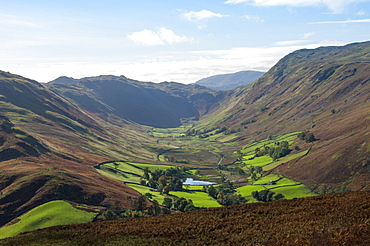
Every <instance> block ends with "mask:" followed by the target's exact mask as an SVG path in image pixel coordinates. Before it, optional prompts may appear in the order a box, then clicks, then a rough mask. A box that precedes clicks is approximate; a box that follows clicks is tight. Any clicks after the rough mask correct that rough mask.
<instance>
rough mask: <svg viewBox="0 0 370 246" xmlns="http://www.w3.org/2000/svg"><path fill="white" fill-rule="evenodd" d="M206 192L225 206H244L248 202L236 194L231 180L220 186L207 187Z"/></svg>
mask: <svg viewBox="0 0 370 246" xmlns="http://www.w3.org/2000/svg"><path fill="white" fill-rule="evenodd" d="M204 190H205V191H206V192H207V193H208V195H209V196H211V197H212V198H214V199H216V200H217V202H218V203H219V204H221V205H224V206H229V205H236V204H244V203H246V202H247V200H246V199H245V197H243V196H241V195H239V194H235V193H236V190H235V187H234V184H233V183H232V182H230V181H229V180H225V181H224V182H223V183H222V184H221V185H220V186H217V187H214V186H213V185H210V186H205V187H204Z"/></svg>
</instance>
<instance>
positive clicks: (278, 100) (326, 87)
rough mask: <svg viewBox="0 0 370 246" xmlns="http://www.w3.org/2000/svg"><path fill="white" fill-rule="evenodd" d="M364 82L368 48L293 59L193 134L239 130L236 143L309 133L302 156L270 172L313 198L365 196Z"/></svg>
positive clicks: (369, 69)
mask: <svg viewBox="0 0 370 246" xmlns="http://www.w3.org/2000/svg"><path fill="white" fill-rule="evenodd" d="M369 75H370V42H365V43H358V44H351V45H347V46H343V47H322V48H318V49H314V50H299V51H295V52H293V53H291V54H289V55H287V56H286V57H284V58H283V59H281V60H280V61H279V62H278V63H277V64H276V65H275V66H274V67H273V68H271V69H270V70H269V71H268V72H267V73H266V74H265V75H264V76H262V77H261V78H260V79H259V80H257V81H256V82H255V83H253V84H252V85H251V86H246V87H244V88H238V89H237V90H235V91H234V95H233V96H232V97H231V98H229V101H230V103H229V105H228V106H227V107H225V108H224V109H223V110H221V111H218V112H217V113H215V114H213V115H212V116H210V117H209V118H208V119H206V120H205V121H204V122H203V123H201V124H200V125H199V126H198V127H200V128H201V127H204V126H205V125H207V127H210V126H212V124H213V125H224V126H227V127H228V128H233V129H237V128H241V132H240V133H238V136H239V137H238V138H236V140H237V141H239V142H240V143H248V142H250V141H252V140H253V139H263V138H267V137H268V136H270V135H276V134H281V133H287V132H293V131H303V130H310V131H311V132H313V133H314V135H315V136H316V138H318V141H315V142H314V145H313V146H312V149H311V152H310V153H309V155H307V156H305V157H303V158H301V159H299V160H298V161H296V162H294V163H288V164H286V165H281V166H279V167H278V168H277V169H275V170H274V171H275V172H280V173H283V174H284V175H287V176H290V177H293V178H294V179H298V180H300V181H302V182H304V183H307V184H311V187H312V188H316V191H319V192H321V191H322V190H330V189H334V188H337V189H342V190H346V189H349V190H361V189H370V183H369V180H370V173H369V168H370V159H369V155H370V142H369V141H368V137H369V134H370V128H369V121H370V79H369ZM224 119H226V120H224ZM202 124H203V126H202ZM323 184H325V185H323Z"/></svg>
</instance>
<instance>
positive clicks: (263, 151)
mask: <svg viewBox="0 0 370 246" xmlns="http://www.w3.org/2000/svg"><path fill="white" fill-rule="evenodd" d="M290 151H291V150H290V149H289V143H288V141H282V142H275V144H274V146H268V145H264V146H263V147H261V148H256V149H255V150H254V152H255V157H259V156H264V155H268V156H270V157H271V158H272V159H273V160H277V159H279V158H280V157H284V156H286V155H288V154H289V153H290Z"/></svg>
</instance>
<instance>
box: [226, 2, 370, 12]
mask: <svg viewBox="0 0 370 246" xmlns="http://www.w3.org/2000/svg"><path fill="white" fill-rule="evenodd" d="M368 1H369V0H227V1H226V2H224V3H225V4H238V3H247V4H248V3H249V4H253V5H256V6H292V7H306V6H318V5H325V6H327V7H328V8H329V9H330V10H331V11H332V12H334V13H340V12H342V11H343V10H344V9H345V7H346V6H347V5H348V4H350V3H355V2H368Z"/></svg>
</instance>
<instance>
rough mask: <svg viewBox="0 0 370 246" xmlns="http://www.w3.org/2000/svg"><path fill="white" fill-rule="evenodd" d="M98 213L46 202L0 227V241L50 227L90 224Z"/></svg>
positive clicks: (59, 203)
mask: <svg viewBox="0 0 370 246" xmlns="http://www.w3.org/2000/svg"><path fill="white" fill-rule="evenodd" d="M81 209H83V210H81ZM98 212H99V209H97V210H95V211H92V209H90V208H88V207H86V206H79V205H78V204H74V206H72V205H71V204H69V203H68V202H65V201H52V202H48V203H45V204H43V205H40V206H38V207H36V208H34V209H32V210H30V211H29V212H27V213H25V214H23V215H21V216H20V217H19V218H17V219H15V221H13V222H12V223H9V225H7V226H4V227H1V228H0V239H2V238H7V237H12V236H15V235H18V234H19V233H22V232H26V231H34V230H37V229H42V228H45V227H50V226H56V225H68V224H78V223H86V222H91V221H92V220H93V219H94V218H95V216H96V215H97V214H98Z"/></svg>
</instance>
